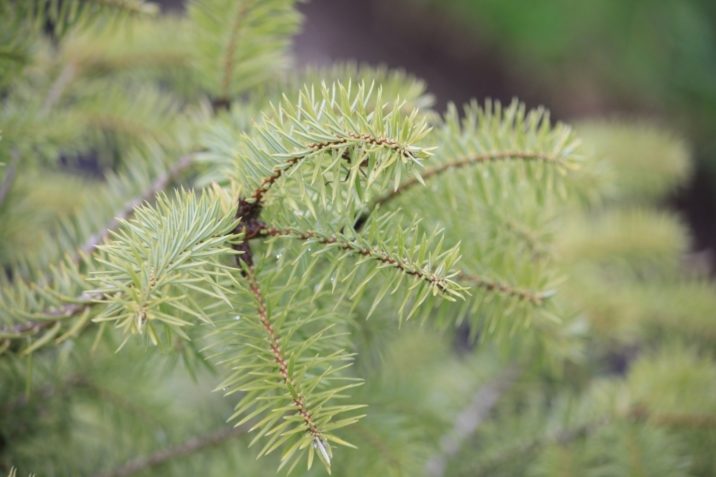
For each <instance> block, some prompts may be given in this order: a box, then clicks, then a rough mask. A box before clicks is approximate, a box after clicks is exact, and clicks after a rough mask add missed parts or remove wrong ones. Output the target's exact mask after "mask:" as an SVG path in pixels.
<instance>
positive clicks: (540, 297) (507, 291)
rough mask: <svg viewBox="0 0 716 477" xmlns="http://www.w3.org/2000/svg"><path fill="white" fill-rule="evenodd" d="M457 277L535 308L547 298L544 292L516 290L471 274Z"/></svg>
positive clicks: (510, 286)
mask: <svg viewBox="0 0 716 477" xmlns="http://www.w3.org/2000/svg"><path fill="white" fill-rule="evenodd" d="M458 277H459V278H460V279H461V280H464V281H466V282H468V283H470V284H472V285H474V286H476V287H478V288H482V289H483V290H486V291H488V292H495V293H499V294H501V295H505V296H509V297H513V298H517V299H518V300H521V301H526V302H529V303H532V304H533V305H536V306H540V305H542V304H543V303H544V301H545V299H546V298H547V297H548V296H549V294H548V293H546V292H536V291H533V290H527V289H524V288H517V287H514V286H512V285H508V284H506V283H503V282H498V281H494V280H489V279H487V278H484V277H482V276H480V275H476V274H473V273H467V272H461V273H460V274H459V275H458Z"/></svg>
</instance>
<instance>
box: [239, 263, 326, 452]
mask: <svg viewBox="0 0 716 477" xmlns="http://www.w3.org/2000/svg"><path fill="white" fill-rule="evenodd" d="M245 277H246V279H247V281H248V285H249V289H250V290H251V294H252V295H253V296H254V299H255V300H256V310H257V313H258V316H259V320H260V321H261V326H263V328H264V330H265V331H266V336H267V338H268V342H269V346H270V347H271V354H273V357H274V360H275V361H276V365H277V366H278V371H279V374H280V375H281V380H282V381H283V383H284V384H285V385H286V388H287V390H288V392H289V394H290V395H291V398H292V403H293V406H294V407H295V408H296V413H297V414H298V415H299V416H301V419H303V423H304V425H305V426H306V430H307V431H308V432H310V434H311V436H312V437H313V439H315V440H316V441H318V442H323V437H322V436H321V432H320V431H319V430H318V427H317V426H316V423H315V422H314V420H313V417H312V416H311V413H310V411H309V410H308V409H307V408H306V402H305V399H304V397H303V394H302V393H301V391H300V387H299V385H298V383H297V382H296V380H295V379H294V378H293V376H291V374H290V373H289V369H288V361H287V360H286V356H285V355H284V352H283V349H282V347H281V340H280V338H279V336H278V334H277V333H276V331H275V329H274V327H273V325H272V324H271V319H270V317H269V311H268V308H267V307H266V300H265V298H264V296H263V293H262V292H261V287H260V286H259V282H258V280H257V279H256V274H255V272H254V270H253V268H252V267H247V268H246V270H245Z"/></svg>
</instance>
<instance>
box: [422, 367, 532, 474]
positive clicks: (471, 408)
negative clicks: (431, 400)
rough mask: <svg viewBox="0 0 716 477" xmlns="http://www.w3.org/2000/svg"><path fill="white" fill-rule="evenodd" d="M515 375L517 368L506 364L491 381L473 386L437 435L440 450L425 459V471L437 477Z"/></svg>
mask: <svg viewBox="0 0 716 477" xmlns="http://www.w3.org/2000/svg"><path fill="white" fill-rule="evenodd" d="M518 376H519V370H518V368H516V367H514V366H511V367H508V368H507V369H505V370H504V371H503V372H502V373H501V374H500V375H499V376H497V377H496V378H495V379H494V380H493V381H491V382H488V383H487V384H486V385H484V386H482V387H480V388H479V389H478V390H477V392H476V393H475V395H474V396H473V398H472V401H471V402H470V404H468V406H467V407H466V408H465V409H463V410H462V412H460V414H458V415H457V418H456V419H455V422H454V423H453V427H452V429H450V431H449V432H448V433H447V434H445V435H444V436H443V438H442V439H441V441H440V451H439V452H438V453H437V454H435V455H433V456H432V457H431V458H430V459H429V460H428V462H427V464H426V466H425V470H426V473H427V474H428V475H430V476H433V477H441V476H442V475H444V474H445V466H446V465H447V461H448V459H450V458H451V457H452V456H454V455H455V454H457V452H458V451H459V450H460V447H461V446H462V444H463V443H464V442H465V440H466V439H468V438H469V437H470V436H471V435H473V434H474V433H475V431H476V430H477V429H478V428H479V427H480V426H481V425H482V423H483V422H484V421H485V420H486V419H487V418H488V416H489V415H490V413H491V412H492V410H493V409H494V408H495V406H496V405H497V404H498V403H499V401H500V398H501V397H502V396H503V395H504V394H505V392H506V391H507V390H508V389H509V388H510V387H512V385H513V384H514V382H515V380H516V379H517V377H518Z"/></svg>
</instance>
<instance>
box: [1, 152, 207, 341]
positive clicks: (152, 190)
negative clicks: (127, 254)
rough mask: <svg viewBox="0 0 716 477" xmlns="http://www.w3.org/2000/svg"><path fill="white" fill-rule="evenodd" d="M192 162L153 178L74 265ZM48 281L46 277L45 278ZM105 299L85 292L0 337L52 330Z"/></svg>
mask: <svg viewBox="0 0 716 477" xmlns="http://www.w3.org/2000/svg"><path fill="white" fill-rule="evenodd" d="M193 160H194V156H193V155H191V154H187V155H185V156H182V157H181V158H180V159H179V160H178V161H177V162H176V163H175V164H174V165H173V166H172V167H170V168H169V169H168V170H167V171H166V172H164V173H163V174H161V175H160V176H159V177H157V178H156V180H155V181H154V182H152V184H151V185H150V187H149V188H147V190H146V191H145V192H144V193H142V194H141V195H140V196H138V197H136V198H134V199H132V200H131V201H129V202H127V204H125V206H124V207H123V208H122V210H121V211H120V212H119V213H118V214H117V215H116V216H115V217H113V218H112V220H110V221H109V222H108V223H107V225H106V226H105V227H104V228H102V229H101V230H99V231H98V232H97V233H95V234H93V235H92V236H90V237H89V239H87V241H85V242H84V243H83V244H82V246H81V247H80V248H79V249H78V250H77V252H76V253H75V254H74V255H73V256H72V261H73V263H80V262H81V261H82V259H83V258H82V257H83V256H85V255H90V254H92V253H93V252H95V251H96V250H97V247H98V246H99V245H101V244H102V243H103V242H104V241H105V240H106V239H107V237H109V235H110V234H111V233H112V232H113V231H115V230H117V228H118V227H119V226H120V225H121V224H122V222H123V221H124V220H127V219H129V218H130V217H131V216H132V214H133V213H134V211H135V210H136V208H137V207H139V206H140V205H142V204H143V203H145V202H149V201H152V200H153V198H154V197H155V196H156V195H157V194H158V193H159V192H161V191H163V190H164V189H166V188H167V186H168V185H169V184H170V183H171V182H173V181H174V180H176V179H177V178H178V177H179V176H180V175H181V173H182V172H184V171H185V170H186V169H188V168H189V167H190V166H191V165H192V163H193ZM48 280H49V278H48ZM104 298H105V296H104V294H102V293H92V292H85V293H83V294H82V296H80V297H79V300H78V302H77V303H67V304H64V305H62V306H59V307H53V308H50V309H48V310H46V311H45V312H44V313H43V317H45V318H49V319H42V320H35V321H32V320H30V321H26V322H23V323H17V324H15V325H12V326H9V327H0V338H19V337H22V336H28V335H34V334H37V333H38V332H40V331H43V330H46V329H48V328H50V327H52V326H53V325H54V324H55V323H56V322H57V321H61V320H65V319H68V318H72V317H76V316H79V315H81V314H82V313H83V312H84V311H85V310H87V309H88V308H90V307H92V306H94V305H97V304H99V303H101V302H102V300H103V299H104Z"/></svg>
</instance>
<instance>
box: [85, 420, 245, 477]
mask: <svg viewBox="0 0 716 477" xmlns="http://www.w3.org/2000/svg"><path fill="white" fill-rule="evenodd" d="M245 431H246V430H245V428H243V427H228V428H221V429H218V430H216V431H214V432H211V433H209V434H206V435H203V436H197V437H192V438H191V439H188V440H187V441H185V442H183V443H181V444H178V445H176V446H172V447H167V448H166V449H161V450H159V451H157V452H155V453H153V454H150V455H147V456H143V457H137V458H136V459H132V460H130V461H128V462H126V463H124V464H122V465H121V466H119V467H117V468H115V469H112V470H109V471H107V472H100V473H98V474H95V477H127V476H130V475H134V474H137V473H139V472H142V471H145V470H148V469H152V468H154V467H157V466H160V465H162V464H164V463H166V462H169V461H173V460H176V459H180V458H182V457H186V456H189V455H191V454H194V453H197V452H201V451H203V450H204V449H208V448H212V447H217V446H219V445H221V444H223V443H224V442H226V441H228V440H230V439H233V438H236V437H238V436H240V435H242V434H244V433H245Z"/></svg>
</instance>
